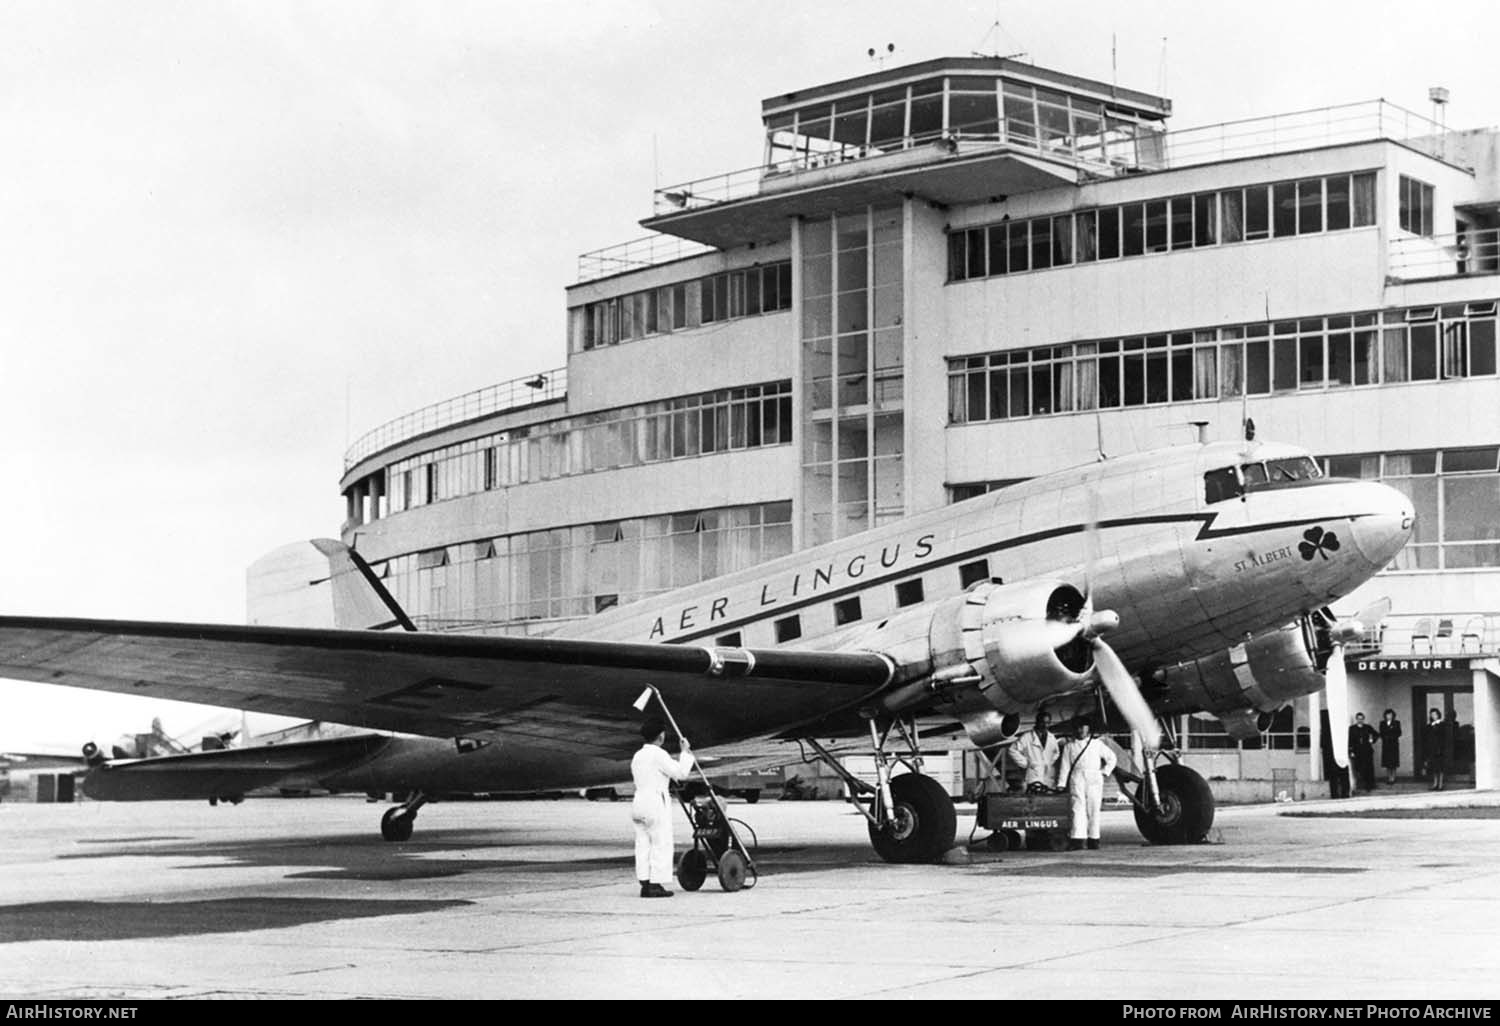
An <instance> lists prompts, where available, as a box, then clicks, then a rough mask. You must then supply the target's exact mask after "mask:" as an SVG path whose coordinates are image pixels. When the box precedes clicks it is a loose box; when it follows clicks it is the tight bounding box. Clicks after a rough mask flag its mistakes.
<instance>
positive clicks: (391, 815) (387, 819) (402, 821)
mask: <svg viewBox="0 0 1500 1026" xmlns="http://www.w3.org/2000/svg"><path fill="white" fill-rule="evenodd" d="M416 818H417V817H416V816H415V815H411V814H408V813H407V812H406V810H405V809H404V808H402V807H401V806H399V805H398V806H396V807H395V808H394V809H387V810H386V812H385V815H384V816H381V817H380V836H381V837H384V838H385V839H386V840H387V841H409V840H411V831H412V827H414V826H415V825H416Z"/></svg>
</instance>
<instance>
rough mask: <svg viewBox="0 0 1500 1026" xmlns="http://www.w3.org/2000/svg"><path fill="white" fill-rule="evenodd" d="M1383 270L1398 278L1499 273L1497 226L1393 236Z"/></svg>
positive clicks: (1498, 230) (1414, 278) (1499, 259)
mask: <svg viewBox="0 0 1500 1026" xmlns="http://www.w3.org/2000/svg"><path fill="white" fill-rule="evenodd" d="M1386 274H1387V276H1388V277H1390V278H1392V279H1394V280H1397V281H1415V280H1419V279H1423V278H1452V277H1463V276H1466V275H1474V274H1500V229H1495V228H1484V229H1480V230H1476V231H1467V232H1459V233H1456V234H1453V235H1425V236H1406V237H1402V238H1399V239H1394V240H1392V242H1391V246H1390V260H1389V263H1388V264H1387V266H1386Z"/></svg>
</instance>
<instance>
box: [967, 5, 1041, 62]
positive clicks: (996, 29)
mask: <svg viewBox="0 0 1500 1026" xmlns="http://www.w3.org/2000/svg"><path fill="white" fill-rule="evenodd" d="M1003 34H1005V28H1004V26H1002V25H1001V24H1000V2H999V0H995V20H994V22H993V24H991V25H990V27H989V30H988V31H986V32H985V34H984V36H983V38H981V39H980V40H979V48H978V49H977V50H971V51H969V53H970V56H973V57H995V58H999V59H1000V60H1018V61H1023V60H1025V59H1026V58H1027V54H1026V52H1025V51H1024V50H1022V51H1018V52H1016V53H1001V52H1000V48H1001V46H1002V44H1003V40H1002V39H1001V38H1000V37H1001V36H1002V35H1003ZM990 36H994V37H995V50H994V52H993V53H990V52H987V51H986V50H985V49H984V45H985V43H986V42H987V41H988V40H989V38H990ZM1016 41H1017V42H1020V40H1016Z"/></svg>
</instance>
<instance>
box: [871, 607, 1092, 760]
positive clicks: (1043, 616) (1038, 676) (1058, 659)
mask: <svg viewBox="0 0 1500 1026" xmlns="http://www.w3.org/2000/svg"><path fill="white" fill-rule="evenodd" d="M1083 605H1084V600H1083V595H1082V594H1081V593H1080V592H1079V591H1078V589H1077V588H1075V587H1073V586H1072V585H1070V584H1067V583H1065V582H1062V581H1045V580H1043V581H1027V582H1024V583H1020V584H1013V585H1008V584H999V583H994V582H986V583H982V584H977V585H975V586H973V587H972V588H970V589H969V590H968V591H966V592H964V593H963V594H962V595H955V596H953V597H952V598H949V599H945V600H944V601H942V602H940V603H938V604H937V605H936V606H934V607H933V608H932V610H931V612H930V614H928V615H929V619H928V621H927V623H926V631H925V633H926V637H925V638H924V639H922V640H923V641H925V644H924V645H922V648H923V649H925V652H924V653H923V654H924V656H925V658H923V659H922V660H921V663H922V664H923V665H922V674H921V677H920V679H918V680H916V681H914V682H913V683H911V684H908V685H907V686H905V687H902V688H898V689H896V690H895V691H892V692H891V693H890V694H888V695H887V696H886V700H885V702H884V706H885V708H886V709H887V710H889V711H898V710H899V709H901V708H903V707H906V706H910V705H914V704H917V703H919V702H924V701H930V700H931V698H932V697H933V695H934V693H936V694H938V695H940V696H941V697H942V699H943V700H944V701H946V702H947V703H949V704H950V705H951V707H952V711H953V712H954V713H955V714H956V715H957V716H958V717H959V718H960V720H962V722H963V723H964V726H965V728H966V729H967V730H968V733H969V735H970V737H971V739H972V740H974V742H975V743H976V744H980V745H986V744H993V743H994V742H996V741H998V740H1001V739H1003V738H1005V737H1008V736H1010V735H1011V734H1014V733H1015V728H1016V723H1017V718H1016V715H1015V714H1017V713H1021V712H1029V711H1030V710H1032V709H1034V708H1035V707H1036V705H1037V703H1038V702H1040V701H1043V700H1045V699H1047V698H1051V697H1054V696H1057V695H1060V694H1065V693H1067V692H1070V691H1076V690H1079V689H1081V688H1083V687H1084V686H1085V685H1086V683H1087V681H1088V676H1089V673H1090V671H1092V670H1093V668H1094V655H1093V648H1092V646H1091V645H1090V644H1089V643H1088V642H1087V641H1085V640H1084V639H1083V638H1082V636H1081V635H1082V629H1081V626H1080V624H1079V623H1078V616H1079V613H1080V611H1081V610H1082V609H1083ZM912 626H914V625H907V626H906V630H905V631H900V629H899V628H898V627H896V625H895V624H894V623H893V624H892V629H893V630H896V631H898V632H899V633H904V634H906V636H907V649H908V653H910V651H911V649H912V648H914V647H915V646H914V645H912V644H911V643H912V642H915V641H916V640H917V639H916V638H915V637H912V635H913V634H915V631H913V630H912V629H911V628H912ZM901 661H902V662H904V663H905V664H906V665H907V666H908V667H909V668H913V663H914V662H915V661H914V660H910V659H907V660H901Z"/></svg>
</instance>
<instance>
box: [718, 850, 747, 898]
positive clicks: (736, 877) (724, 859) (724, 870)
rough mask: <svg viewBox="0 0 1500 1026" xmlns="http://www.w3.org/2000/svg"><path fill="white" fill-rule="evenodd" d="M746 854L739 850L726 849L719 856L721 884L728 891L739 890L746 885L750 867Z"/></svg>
mask: <svg viewBox="0 0 1500 1026" xmlns="http://www.w3.org/2000/svg"><path fill="white" fill-rule="evenodd" d="M749 868H750V867H749V863H747V862H746V861H745V856H743V855H741V854H740V853H739V852H737V851H726V852H725V853H724V854H723V855H720V856H719V886H720V887H722V888H724V890H726V891H737V890H739V889H740V888H741V887H743V886H745V873H746V871H747V870H748V869H749Z"/></svg>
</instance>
